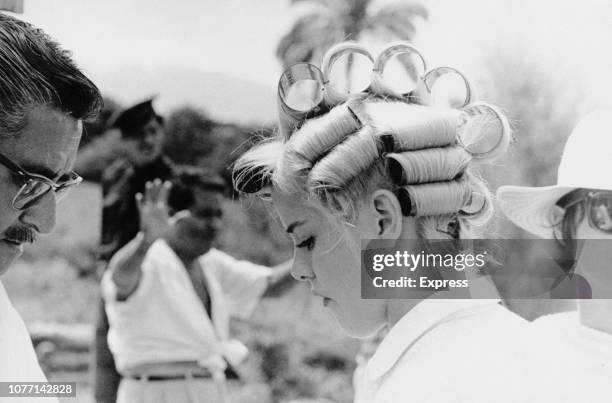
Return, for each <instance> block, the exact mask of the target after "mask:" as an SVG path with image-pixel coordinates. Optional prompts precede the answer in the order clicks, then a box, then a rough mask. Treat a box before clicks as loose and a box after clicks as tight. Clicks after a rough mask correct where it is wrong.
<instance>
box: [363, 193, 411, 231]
mask: <svg viewBox="0 0 612 403" xmlns="http://www.w3.org/2000/svg"><path fill="white" fill-rule="evenodd" d="M368 209H369V215H370V216H371V218H372V220H371V224H372V225H373V226H374V228H373V231H372V232H373V233H374V234H375V235H376V237H377V238H380V239H398V238H399V237H400V235H401V233H402V222H403V216H402V208H401V206H400V203H399V200H398V199H397V197H396V196H395V194H393V192H391V191H389V190H386V189H378V190H376V191H374V192H373V193H372V195H371V197H370V202H369V205H368Z"/></svg>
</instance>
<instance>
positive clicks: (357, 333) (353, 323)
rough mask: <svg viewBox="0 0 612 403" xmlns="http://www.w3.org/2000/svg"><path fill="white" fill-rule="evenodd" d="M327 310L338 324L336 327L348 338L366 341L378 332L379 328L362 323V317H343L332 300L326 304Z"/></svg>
mask: <svg viewBox="0 0 612 403" xmlns="http://www.w3.org/2000/svg"><path fill="white" fill-rule="evenodd" d="M326 306H327V308H329V310H330V311H331V314H332V316H333V317H334V319H335V320H336V322H337V323H338V326H340V328H341V329H342V331H343V332H344V333H345V334H346V335H347V336H349V337H352V338H354V339H367V338H369V337H372V336H374V335H375V334H376V332H378V330H380V328H381V327H382V325H381V326H374V325H370V324H369V323H366V322H365V321H363V319H364V318H363V317H358V318H347V317H346V315H344V314H343V313H342V311H341V309H340V307H339V305H338V303H337V302H336V301H334V300H331V301H330V302H328V303H327V305H326Z"/></svg>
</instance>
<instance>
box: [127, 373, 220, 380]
mask: <svg viewBox="0 0 612 403" xmlns="http://www.w3.org/2000/svg"><path fill="white" fill-rule="evenodd" d="M126 378H128V379H135V380H137V381H140V380H143V379H146V380H147V381H151V382H155V381H174V380H179V379H188V378H200V379H202V378H212V375H211V374H209V373H208V374H203V373H199V374H198V373H195V374H177V375H150V376H147V375H130V376H127V377H126Z"/></svg>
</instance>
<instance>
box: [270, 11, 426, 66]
mask: <svg viewBox="0 0 612 403" xmlns="http://www.w3.org/2000/svg"><path fill="white" fill-rule="evenodd" d="M291 2H292V3H293V4H296V3H305V2H307V3H310V4H312V5H314V6H315V7H316V8H315V10H314V11H312V12H310V13H308V14H306V15H304V16H302V17H300V18H299V19H298V20H297V21H296V22H295V24H294V25H293V28H291V30H290V31H289V32H288V33H287V34H285V36H283V38H281V41H280V43H279V44H278V47H277V49H276V57H277V58H278V59H279V60H280V61H281V62H282V64H283V67H284V68H287V67H288V66H291V65H293V64H295V63H299V62H311V63H312V62H320V61H321V58H322V55H323V54H324V53H325V51H326V50H327V49H328V48H329V47H331V46H332V45H333V44H335V43H338V42H341V41H344V40H358V39H360V37H361V36H362V35H363V34H365V33H371V34H374V35H376V36H378V37H380V39H383V40H411V39H412V38H413V37H414V35H415V34H416V28H415V24H414V22H415V19H416V18H419V17H420V18H422V19H424V20H426V19H427V18H428V13H427V9H426V8H425V7H424V6H423V5H421V4H418V3H406V2H399V1H398V2H397V3H394V4H390V5H387V6H385V7H383V8H381V9H380V10H378V11H376V12H374V13H370V10H369V8H370V7H369V6H370V3H371V2H372V1H371V0H291Z"/></svg>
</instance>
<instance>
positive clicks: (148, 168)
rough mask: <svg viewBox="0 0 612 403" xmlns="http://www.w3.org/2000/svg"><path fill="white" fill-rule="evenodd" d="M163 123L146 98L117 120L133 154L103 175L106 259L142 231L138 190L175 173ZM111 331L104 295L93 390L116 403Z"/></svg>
mask: <svg viewBox="0 0 612 403" xmlns="http://www.w3.org/2000/svg"><path fill="white" fill-rule="evenodd" d="M163 123H164V122H163V118H162V117H161V116H159V115H157V113H156V112H155V110H154V109H153V105H152V100H147V101H145V102H142V103H139V104H137V105H134V106H132V107H131V108H129V109H126V110H125V111H123V112H122V113H121V114H120V115H119V116H118V117H117V118H116V119H115V121H114V123H113V124H112V127H114V128H116V129H118V130H120V132H121V138H122V140H123V143H124V149H126V150H127V151H128V158H127V159H122V160H120V161H116V162H115V163H114V164H112V165H111V166H109V167H108V168H107V169H106V171H105V172H104V174H103V176H102V194H103V199H104V204H103V210H102V247H101V257H102V259H103V260H104V261H106V262H108V261H109V260H110V258H111V257H112V256H113V255H114V254H115V252H116V251H117V250H119V249H120V248H121V247H123V246H124V245H125V244H126V243H128V242H129V241H130V240H132V239H133V238H134V237H135V236H136V234H137V233H138V231H139V229H140V222H139V215H138V208H137V206H136V201H135V196H136V194H137V193H144V189H145V184H146V183H147V182H149V181H153V180H154V179H158V178H159V179H161V180H167V179H170V178H171V177H172V175H173V164H172V162H171V161H170V160H169V159H168V158H166V157H165V156H164V155H163V154H162V145H163V141H164V136H165V133H164V127H163ZM107 334H108V319H107V317H106V313H105V311H104V303H103V301H102V299H100V303H99V309H98V319H97V323H96V334H95V346H94V349H93V350H94V363H93V371H94V394H95V398H96V401H97V402H98V403H114V402H115V401H116V396H117V388H118V385H119V381H120V375H119V374H118V373H117V370H116V369H115V362H114V360H113V356H112V354H111V353H110V351H109V349H108V343H107Z"/></svg>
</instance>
